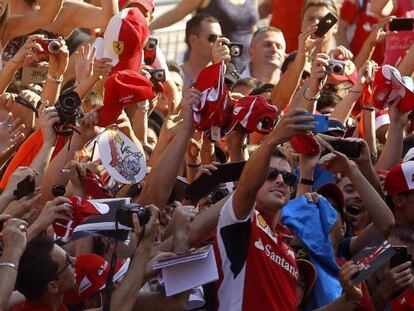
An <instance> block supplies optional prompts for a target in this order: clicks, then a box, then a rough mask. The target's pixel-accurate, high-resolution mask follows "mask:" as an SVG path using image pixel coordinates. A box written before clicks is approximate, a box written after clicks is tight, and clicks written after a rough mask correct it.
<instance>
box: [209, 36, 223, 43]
mask: <svg viewBox="0 0 414 311" xmlns="http://www.w3.org/2000/svg"><path fill="white" fill-rule="evenodd" d="M221 37H223V36H222V35H209V36H208V37H207V41H208V42H210V43H214V42H216V40H217V39H218V38H221Z"/></svg>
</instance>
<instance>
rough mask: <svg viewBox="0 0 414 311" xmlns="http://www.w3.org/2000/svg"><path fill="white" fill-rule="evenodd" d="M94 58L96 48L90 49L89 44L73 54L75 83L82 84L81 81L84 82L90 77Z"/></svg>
mask: <svg viewBox="0 0 414 311" xmlns="http://www.w3.org/2000/svg"><path fill="white" fill-rule="evenodd" d="M95 56H96V47H93V48H91V45H90V44H86V45H84V46H82V47H81V48H80V49H79V50H78V51H76V52H75V57H76V60H75V74H76V82H78V83H82V81H83V80H86V79H88V78H89V77H90V76H92V73H93V65H94V62H95Z"/></svg>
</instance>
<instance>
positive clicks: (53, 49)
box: [48, 41, 60, 54]
mask: <svg viewBox="0 0 414 311" xmlns="http://www.w3.org/2000/svg"><path fill="white" fill-rule="evenodd" d="M48 49H49V52H50V53H53V54H56V53H58V52H59V51H60V44H59V42H58V41H52V42H50V43H49V46H48Z"/></svg>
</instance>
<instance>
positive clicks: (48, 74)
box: [47, 73, 63, 84]
mask: <svg viewBox="0 0 414 311" xmlns="http://www.w3.org/2000/svg"><path fill="white" fill-rule="evenodd" d="M47 78H48V79H49V80H52V81H53V82H55V83H57V84H61V83H62V82H63V75H61V76H60V77H59V78H55V77H54V76H52V75H51V74H50V73H47Z"/></svg>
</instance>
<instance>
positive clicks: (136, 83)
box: [98, 70, 155, 127]
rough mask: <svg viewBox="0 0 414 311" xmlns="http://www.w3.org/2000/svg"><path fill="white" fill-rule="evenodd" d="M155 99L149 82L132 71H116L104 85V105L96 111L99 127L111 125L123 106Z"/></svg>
mask: <svg viewBox="0 0 414 311" xmlns="http://www.w3.org/2000/svg"><path fill="white" fill-rule="evenodd" d="M154 97H155V95H154V92H153V90H152V85H151V81H150V80H148V79H147V78H146V77H144V76H143V75H141V74H140V73H138V72H137V71H134V70H123V71H118V72H116V73H114V74H112V75H110V76H109V78H108V80H106V83H105V95H104V105H103V107H102V108H101V109H99V110H98V115H99V123H98V124H99V126H102V127H106V126H108V125H110V124H113V123H114V122H115V121H116V120H117V119H118V117H119V115H120V114H121V112H122V109H123V108H124V107H125V106H128V105H133V104H136V103H138V102H140V101H144V100H152V99H153V98H154Z"/></svg>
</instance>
